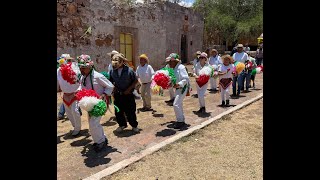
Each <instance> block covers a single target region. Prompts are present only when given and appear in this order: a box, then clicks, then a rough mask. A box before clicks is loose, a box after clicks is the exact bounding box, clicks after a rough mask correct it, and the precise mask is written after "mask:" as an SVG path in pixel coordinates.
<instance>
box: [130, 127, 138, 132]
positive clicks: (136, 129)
mask: <svg viewBox="0 0 320 180" xmlns="http://www.w3.org/2000/svg"><path fill="white" fill-rule="evenodd" d="M132 131H133V132H135V133H138V132H140V129H139V128H137V127H133V128H132Z"/></svg>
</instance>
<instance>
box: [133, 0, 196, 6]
mask: <svg viewBox="0 0 320 180" xmlns="http://www.w3.org/2000/svg"><path fill="white" fill-rule="evenodd" d="M194 1H195V0H182V2H181V3H179V4H180V5H182V6H185V7H190V6H192V4H193V3H194ZM137 2H140V3H143V0H137Z"/></svg>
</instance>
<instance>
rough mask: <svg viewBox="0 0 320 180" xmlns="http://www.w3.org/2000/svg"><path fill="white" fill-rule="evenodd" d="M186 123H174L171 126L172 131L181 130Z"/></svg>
mask: <svg viewBox="0 0 320 180" xmlns="http://www.w3.org/2000/svg"><path fill="white" fill-rule="evenodd" d="M185 124H186V123H184V122H176V123H175V124H174V125H173V128H174V129H181V128H182V127H183V126H184V125H185Z"/></svg>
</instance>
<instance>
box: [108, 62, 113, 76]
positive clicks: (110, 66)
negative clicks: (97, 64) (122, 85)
mask: <svg viewBox="0 0 320 180" xmlns="http://www.w3.org/2000/svg"><path fill="white" fill-rule="evenodd" d="M112 69H113V68H112V63H110V64H109V66H108V72H109V74H110V71H111V70H112Z"/></svg>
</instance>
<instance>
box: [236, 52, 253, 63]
mask: <svg viewBox="0 0 320 180" xmlns="http://www.w3.org/2000/svg"><path fill="white" fill-rule="evenodd" d="M232 57H233V59H234V60H235V61H238V62H242V63H244V62H245V61H246V60H248V59H249V58H248V54H247V53H245V52H244V51H242V52H241V53H238V52H236V53H234V54H233V56H232Z"/></svg>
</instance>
